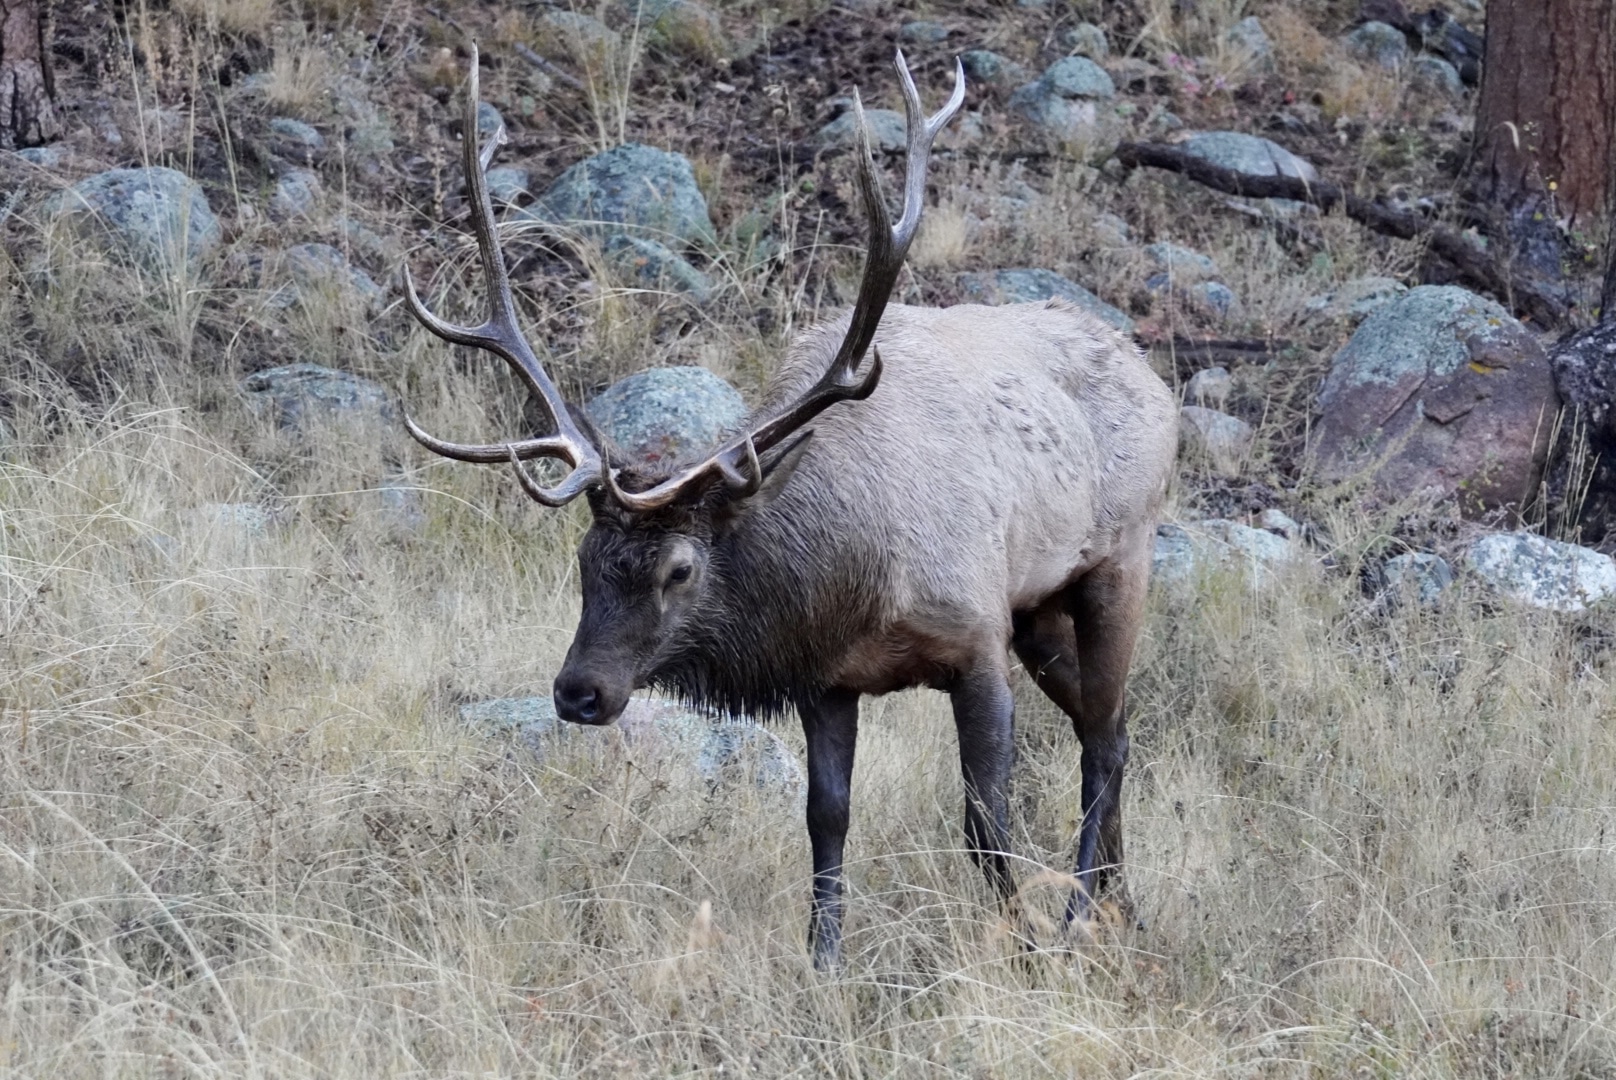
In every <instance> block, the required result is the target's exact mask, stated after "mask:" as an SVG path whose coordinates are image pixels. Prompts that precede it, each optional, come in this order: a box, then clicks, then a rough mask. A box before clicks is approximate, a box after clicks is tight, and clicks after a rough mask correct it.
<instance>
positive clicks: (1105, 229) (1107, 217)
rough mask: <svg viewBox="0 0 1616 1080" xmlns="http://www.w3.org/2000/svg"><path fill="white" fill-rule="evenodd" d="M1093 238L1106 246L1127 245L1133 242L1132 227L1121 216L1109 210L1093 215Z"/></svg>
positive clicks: (1117, 246)
mask: <svg viewBox="0 0 1616 1080" xmlns="http://www.w3.org/2000/svg"><path fill="white" fill-rule="evenodd" d="M1093 228H1094V238H1095V239H1096V240H1098V241H1100V243H1102V244H1105V245H1106V246H1107V247H1115V248H1120V247H1127V246H1128V245H1129V244H1130V243H1132V242H1133V229H1132V228H1130V227H1129V225H1128V223H1127V222H1126V221H1124V220H1123V219H1122V218H1120V217H1118V216H1117V215H1116V214H1113V213H1111V212H1109V211H1101V212H1100V213H1098V214H1095V215H1094V226H1093Z"/></svg>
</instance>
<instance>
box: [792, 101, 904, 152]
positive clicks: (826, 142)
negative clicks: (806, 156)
mask: <svg viewBox="0 0 1616 1080" xmlns="http://www.w3.org/2000/svg"><path fill="white" fill-rule="evenodd" d="M864 119H865V122H866V123H867V124H868V125H869V128H870V149H872V150H886V151H889V152H891V151H898V150H902V149H903V148H904V147H905V146H906V145H908V123H907V122H906V121H905V120H904V118H903V113H901V112H895V111H893V110H892V109H865V110H864ZM857 133H858V114H857V113H855V112H854V111H853V110H852V109H848V110H847V111H846V112H844V113H842V114H841V115H840V116H838V117H837V118H836V119H834V120H832V121H831V122H830V123H828V124H826V125H825V126H824V127H822V128H820V129H819V133H818V134H817V135H815V136H814V138H815V139H816V140H817V141H818V142H819V145H820V146H822V147H824V148H825V149H827V150H832V149H835V150H851V149H852V148H853V147H854V146H856V145H858V143H857V141H856V140H857V138H858V134H857Z"/></svg>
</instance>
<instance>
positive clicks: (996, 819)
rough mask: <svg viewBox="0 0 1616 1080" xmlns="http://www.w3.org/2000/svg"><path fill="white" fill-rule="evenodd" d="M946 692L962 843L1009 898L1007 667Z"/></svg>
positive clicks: (1011, 722) (1011, 719)
mask: <svg viewBox="0 0 1616 1080" xmlns="http://www.w3.org/2000/svg"><path fill="white" fill-rule="evenodd" d="M951 696H952V698H953V705H954V725H955V727H956V728H957V729H958V730H959V751H960V773H961V774H962V775H963V776H964V778H965V843H966V844H967V846H968V847H969V850H970V852H971V857H972V858H973V859H975V860H976V865H978V866H980V867H981V868H982V873H983V874H984V875H985V876H986V877H987V879H988V884H990V885H992V886H993V887H994V889H995V890H996V891H997V892H998V894H999V897H1000V899H1001V900H1005V901H1008V900H1009V899H1010V897H1011V895H1012V894H1013V893H1014V892H1015V883H1014V881H1013V879H1012V878H1011V875H1010V857H1009V853H1010V767H1011V765H1012V764H1013V763H1014V761H1015V700H1014V698H1012V697H1011V696H1010V683H1009V680H1008V677H1007V674H1006V672H1005V671H1004V670H1003V668H1002V667H994V666H984V668H983V669H982V670H979V671H976V672H972V673H971V674H968V675H964V676H962V677H961V678H960V680H959V682H958V683H957V684H956V685H955V686H954V689H953V691H952V692H951Z"/></svg>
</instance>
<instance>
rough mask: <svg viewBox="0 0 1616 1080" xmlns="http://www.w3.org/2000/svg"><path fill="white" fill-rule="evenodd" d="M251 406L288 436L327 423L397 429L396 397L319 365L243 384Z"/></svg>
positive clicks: (258, 375) (293, 367)
mask: <svg viewBox="0 0 1616 1080" xmlns="http://www.w3.org/2000/svg"><path fill="white" fill-rule="evenodd" d="M241 389H242V392H243V393H244V394H246V396H247V404H248V407H249V408H251V409H252V410H253V412H254V413H256V414H258V415H259V416H268V417H272V418H273V419H274V420H275V424H276V426H277V427H279V428H280V429H281V430H283V431H289V432H295V433H302V432H306V431H308V430H309V428H310V426H311V425H312V424H315V423H318V422H320V421H322V420H333V419H334V420H345V421H357V422H378V423H383V424H391V423H393V422H394V420H395V418H396V411H395V409H394V407H393V397H392V395H391V394H389V393H388V392H387V390H386V389H384V388H383V387H382V386H381V385H380V384H379V383H375V382H372V381H371V380H369V379H365V378H361V377H360V376H358V375H353V374H350V373H349V372H346V371H335V370H333V369H331V368H327V367H321V366H320V365H319V364H288V365H287V366H285V367H277V368H269V369H268V370H266V371H255V372H253V373H252V374H251V375H248V376H247V377H246V378H244V379H242V380H241Z"/></svg>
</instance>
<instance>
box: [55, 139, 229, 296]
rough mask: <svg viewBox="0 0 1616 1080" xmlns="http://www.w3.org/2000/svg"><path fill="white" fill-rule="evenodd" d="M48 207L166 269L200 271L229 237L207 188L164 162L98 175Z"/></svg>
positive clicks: (110, 246)
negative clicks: (208, 196) (217, 215)
mask: <svg viewBox="0 0 1616 1080" xmlns="http://www.w3.org/2000/svg"><path fill="white" fill-rule="evenodd" d="M46 209H47V212H48V213H50V214H52V215H53V216H55V217H57V218H58V219H59V220H61V221H63V222H64V223H65V224H67V225H68V226H69V227H70V228H72V229H74V230H75V231H76V232H78V233H80V234H81V235H83V236H85V237H86V238H87V239H91V240H94V241H96V242H98V243H100V244H102V246H103V247H104V248H106V249H107V250H109V251H114V252H117V253H120V254H123V255H126V256H128V257H130V258H131V259H133V260H134V261H135V262H136V263H137V264H138V265H140V266H142V267H144V268H145V269H148V270H155V271H157V272H160V273H172V272H173V270H174V269H175V268H176V267H178V266H180V265H184V266H185V267H186V268H187V269H188V270H189V271H191V272H193V273H194V272H196V271H197V270H199V269H200V267H201V264H202V261H203V260H204V259H206V258H207V257H208V256H209V255H211V254H213V252H214V251H215V250H216V249H217V248H218V246H219V242H220V241H221V240H222V239H223V237H224V229H223V228H222V227H221V226H220V225H219V219H218V218H216V217H215V216H214V215H213V209H212V207H210V206H209V205H208V199H207V196H206V195H204V194H203V193H202V188H201V187H200V186H198V185H197V183H196V182H195V181H193V180H192V179H191V178H190V177H188V176H186V175H185V174H184V173H182V172H177V171H175V170H174V169H168V168H164V167H162V166H160V165H154V166H151V167H148V168H141V169H111V170H108V171H107V172H103V173H97V174H95V175H94V176H91V177H87V178H85V179H83V180H80V181H79V182H78V183H76V184H74V185H73V186H72V187H70V188H68V189H67V190H66V191H63V192H61V193H59V194H57V195H55V196H53V197H52V198H51V199H50V201H49V202H48V203H47V204H46Z"/></svg>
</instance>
